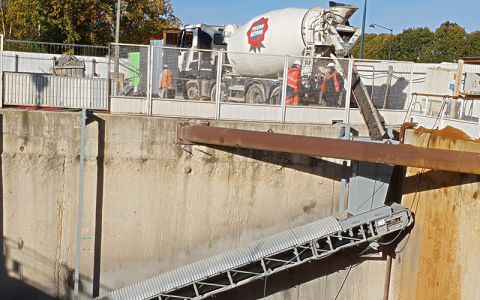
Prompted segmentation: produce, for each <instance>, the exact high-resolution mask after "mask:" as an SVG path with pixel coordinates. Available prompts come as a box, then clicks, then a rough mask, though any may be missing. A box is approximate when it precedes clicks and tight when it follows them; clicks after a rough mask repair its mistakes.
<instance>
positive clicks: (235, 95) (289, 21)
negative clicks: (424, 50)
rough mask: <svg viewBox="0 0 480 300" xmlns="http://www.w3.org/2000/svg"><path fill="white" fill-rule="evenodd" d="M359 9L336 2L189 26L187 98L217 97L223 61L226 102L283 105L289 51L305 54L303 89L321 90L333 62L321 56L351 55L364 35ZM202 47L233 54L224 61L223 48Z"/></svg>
mask: <svg viewBox="0 0 480 300" xmlns="http://www.w3.org/2000/svg"><path fill="white" fill-rule="evenodd" d="M356 10H357V8H356V7H355V6H353V5H346V4H340V3H335V2H330V7H329V8H328V9H326V8H312V9H300V8H286V9H281V10H274V11H271V12H268V13H265V14H262V15H260V16H257V17H255V18H253V19H252V20H251V21H249V22H248V23H246V24H245V25H243V26H241V27H238V26H236V25H226V26H212V25H205V24H198V25H187V26H184V27H183V28H181V31H180V33H179V39H178V46H179V47H180V48H182V50H181V51H180V54H179V58H178V67H179V70H180V76H179V77H180V78H179V81H178V82H179V84H180V85H181V87H180V88H181V90H182V91H183V96H184V98H185V99H190V100H200V99H215V95H216V90H217V89H216V80H215V79H216V77H217V65H218V64H219V63H221V64H222V66H223V68H222V73H221V76H222V87H221V89H220V90H221V92H222V94H221V99H222V101H227V100H228V101H238V102H246V103H269V104H280V99H281V91H282V84H281V83H282V79H283V77H284V76H283V71H284V68H285V56H286V55H288V56H291V57H301V59H300V60H301V76H302V82H303V85H302V86H303V87H304V88H303V89H302V90H303V93H304V94H310V95H311V94H312V91H309V89H313V88H314V87H315V86H316V87H317V88H318V81H319V80H321V77H322V76H321V75H320V74H319V72H320V71H319V70H322V68H324V67H325V66H326V64H327V62H328V61H321V60H315V58H318V57H330V56H331V55H334V56H335V57H338V58H343V57H349V56H350V51H351V49H352V47H353V45H354V43H355V41H356V40H357V39H358V37H359V36H360V33H361V31H360V29H358V28H355V27H352V26H350V24H349V22H348V20H349V19H350V17H351V16H352V15H353V14H354V13H355V11H356ZM199 50H225V51H227V52H226V53H225V55H222V58H221V60H222V61H220V62H219V56H220V55H219V54H218V51H199ZM246 53H248V54H252V55H246ZM266 59H268V61H266ZM317 64H320V66H317ZM321 64H325V66H322V65H321ZM317 90H318V89H317Z"/></svg>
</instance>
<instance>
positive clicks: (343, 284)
mask: <svg viewBox="0 0 480 300" xmlns="http://www.w3.org/2000/svg"><path fill="white" fill-rule="evenodd" d="M353 266H354V265H351V266H350V267H349V268H348V272H347V274H345V278H344V279H343V282H342V285H341V286H340V289H339V290H338V292H337V295H336V296H335V300H337V299H338V296H340V293H341V292H342V290H343V287H344V286H345V282H347V278H348V275H350V271H351V270H352V268H353Z"/></svg>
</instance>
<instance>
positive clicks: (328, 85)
mask: <svg viewBox="0 0 480 300" xmlns="http://www.w3.org/2000/svg"><path fill="white" fill-rule="evenodd" d="M342 89H343V78H342V76H340V74H339V73H338V72H337V70H336V69H335V64H334V63H333V62H331V63H329V64H328V65H327V72H326V73H325V77H324V78H323V83H322V90H321V92H322V93H321V100H322V98H324V99H325V102H326V104H327V106H337V105H339V104H341V101H342V100H341V99H340V93H341V91H342Z"/></svg>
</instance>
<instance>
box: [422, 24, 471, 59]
mask: <svg viewBox="0 0 480 300" xmlns="http://www.w3.org/2000/svg"><path fill="white" fill-rule="evenodd" d="M466 38H467V33H466V32H465V29H464V28H463V27H460V26H459V25H458V24H456V23H451V22H448V21H447V22H445V23H443V24H442V25H440V27H438V29H437V30H436V31H435V34H434V37H433V41H432V42H431V44H430V46H429V47H428V48H427V52H428V53H427V57H426V59H425V60H426V61H427V62H432V63H441V62H453V61H455V60H458V59H459V58H460V57H462V56H464V54H465V49H466Z"/></svg>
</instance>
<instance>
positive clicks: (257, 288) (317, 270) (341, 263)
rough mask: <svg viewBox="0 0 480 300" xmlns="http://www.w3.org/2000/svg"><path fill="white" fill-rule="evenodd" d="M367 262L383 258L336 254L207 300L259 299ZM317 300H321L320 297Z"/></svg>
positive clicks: (347, 280)
mask: <svg viewBox="0 0 480 300" xmlns="http://www.w3.org/2000/svg"><path fill="white" fill-rule="evenodd" d="M368 260H382V261H384V260H385V258H365V257H363V258H362V257H358V256H357V257H353V256H349V255H345V253H338V254H336V255H333V256H331V257H329V258H325V259H322V260H318V261H313V262H311V263H307V264H303V265H300V266H298V267H295V268H292V269H289V270H286V271H283V272H279V273H276V274H273V275H272V276H270V277H268V278H266V280H265V279H264V280H256V281H254V282H251V283H249V284H246V285H244V286H240V287H238V288H236V289H233V290H230V291H227V292H224V293H222V294H219V295H217V296H216V297H215V298H213V297H210V298H208V299H216V300H247V299H252V300H253V299H261V298H265V297H268V296H271V295H274V294H276V293H279V292H282V291H285V290H288V289H291V288H294V287H296V286H300V285H302V284H305V283H307V282H310V281H313V280H316V279H318V278H321V277H325V276H328V275H331V274H333V273H337V272H338V271H340V270H348V269H350V267H352V268H354V267H355V266H356V265H359V264H361V263H363V262H365V261H368ZM339 282H340V281H339ZM340 283H341V282H340ZM348 283H349V278H348V276H346V278H345V282H344V284H347V285H348ZM343 286H344V285H343V284H339V286H338V290H337V291H338V292H339V293H340V292H341V289H342V287H343ZM319 299H321V296H320V295H319Z"/></svg>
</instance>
